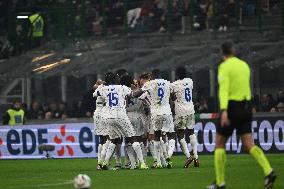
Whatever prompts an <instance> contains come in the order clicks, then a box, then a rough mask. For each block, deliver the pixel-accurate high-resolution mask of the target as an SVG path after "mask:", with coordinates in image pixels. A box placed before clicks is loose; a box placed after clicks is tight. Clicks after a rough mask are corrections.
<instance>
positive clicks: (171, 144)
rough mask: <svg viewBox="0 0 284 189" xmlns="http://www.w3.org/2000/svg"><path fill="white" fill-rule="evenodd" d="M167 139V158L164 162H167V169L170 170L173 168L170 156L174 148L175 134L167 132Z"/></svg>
mask: <svg viewBox="0 0 284 189" xmlns="http://www.w3.org/2000/svg"><path fill="white" fill-rule="evenodd" d="M167 137H168V156H167V158H166V161H167V167H168V168H172V167H173V162H172V156H173V153H174V150H175V148H176V134H175V132H168V133H167Z"/></svg>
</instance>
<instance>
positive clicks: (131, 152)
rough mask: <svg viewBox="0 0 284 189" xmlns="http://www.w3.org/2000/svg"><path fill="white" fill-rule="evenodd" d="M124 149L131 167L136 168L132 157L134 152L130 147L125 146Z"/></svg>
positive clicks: (129, 145) (134, 159) (134, 158)
mask: <svg viewBox="0 0 284 189" xmlns="http://www.w3.org/2000/svg"><path fill="white" fill-rule="evenodd" d="M125 149H126V152H127V155H128V157H129V160H130V164H131V167H135V166H136V157H135V155H134V153H135V152H134V149H133V148H132V145H131V144H126V147H125Z"/></svg>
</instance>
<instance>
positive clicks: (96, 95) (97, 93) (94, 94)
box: [93, 87, 101, 97]
mask: <svg viewBox="0 0 284 189" xmlns="http://www.w3.org/2000/svg"><path fill="white" fill-rule="evenodd" d="M99 89H100V87H98V88H97V89H96V90H95V92H94V93H93V97H98V96H101V93H100V90H99Z"/></svg>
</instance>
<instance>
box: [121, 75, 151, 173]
mask: <svg viewBox="0 0 284 189" xmlns="http://www.w3.org/2000/svg"><path fill="white" fill-rule="evenodd" d="M120 84H121V85H125V86H127V87H129V88H132V89H133V91H136V90H137V89H138V86H137V84H135V83H134V80H133V78H132V77H131V76H130V75H124V76H122V77H121V78H120ZM126 111H127V116H128V118H129V120H130V122H131V123H132V125H133V128H134V130H135V133H136V134H135V137H136V138H137V140H138V141H139V142H140V146H141V149H142V151H143V156H144V157H145V156H147V155H146V154H147V152H146V149H145V145H144V140H143V139H144V138H145V137H144V136H145V135H147V130H146V129H145V122H144V121H145V120H144V115H145V110H144V105H143V103H142V100H139V99H138V98H132V97H128V98H127V107H126ZM125 143H126V144H125V145H126V152H127V155H128V157H129V160H130V163H131V168H132V169H133V168H135V166H136V162H137V161H136V157H135V154H133V152H134V151H133V148H132V146H131V145H129V141H127V140H125Z"/></svg>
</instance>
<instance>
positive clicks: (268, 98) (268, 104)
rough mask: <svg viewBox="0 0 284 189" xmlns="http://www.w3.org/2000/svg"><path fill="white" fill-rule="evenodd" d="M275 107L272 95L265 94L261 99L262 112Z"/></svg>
mask: <svg viewBox="0 0 284 189" xmlns="http://www.w3.org/2000/svg"><path fill="white" fill-rule="evenodd" d="M273 107H275V103H274V100H273V98H272V95H270V94H264V95H263V96H262V99H261V109H260V110H261V111H262V112H269V111H270V110H271V109H272V108H273Z"/></svg>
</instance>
